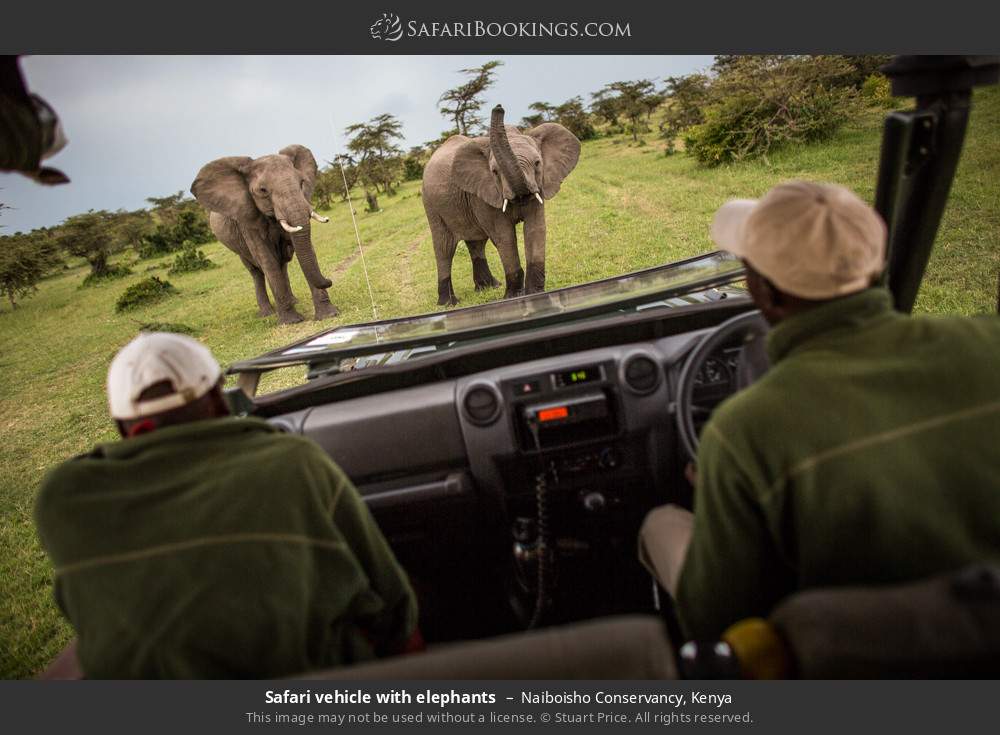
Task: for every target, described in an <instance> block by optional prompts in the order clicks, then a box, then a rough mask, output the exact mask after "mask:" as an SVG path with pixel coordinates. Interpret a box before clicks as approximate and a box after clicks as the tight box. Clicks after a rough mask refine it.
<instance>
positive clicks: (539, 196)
mask: <svg viewBox="0 0 1000 735" xmlns="http://www.w3.org/2000/svg"><path fill="white" fill-rule="evenodd" d="M535 199H537V200H538V203H539V204H545V202H543V201H542V195H541V194H539V193H538V192H537V191H536V192H535Z"/></svg>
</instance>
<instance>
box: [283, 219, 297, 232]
mask: <svg viewBox="0 0 1000 735" xmlns="http://www.w3.org/2000/svg"><path fill="white" fill-rule="evenodd" d="M278 224H280V225H281V229H283V230H284V231H285V232H298V231H299V230H301V229H302V225H299V226H298V227H292V226H291V225H290V224H288V223H287V222H285V220H283V219H279V220H278Z"/></svg>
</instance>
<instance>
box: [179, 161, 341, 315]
mask: <svg viewBox="0 0 1000 735" xmlns="http://www.w3.org/2000/svg"><path fill="white" fill-rule="evenodd" d="M316 172H317V166H316V159H315V158H313V154H312V152H311V151H310V150H309V149H308V148H306V147H305V146H301V145H290V146H287V147H285V148H282V149H281V150H280V151H279V152H278V154H277V155H270V156H261V157H260V158H248V157H246V156H228V157H226V158H217V159H216V160H214V161H212V162H211V163H207V164H205V165H204V166H202V168H201V171H199V172H198V176H197V178H195V180H194V183H193V184H191V193H192V194H194V196H195V198H196V199H197V200H198V201H199V202H201V204H202V205H203V206H204V207H205V208H206V209H208V210H209V212H210V214H209V218H208V224H209V226H210V227H211V228H212V232H214V233H215V236H216V237H217V238H219V242H221V243H222V244H223V245H225V246H226V247H227V248H229V249H230V250H232V251H233V252H234V253H236V254H237V255H239V256H240V260H242V261H243V265H244V266H246V269H247V270H248V271H250V275H251V276H252V277H253V284H254V289H255V291H256V292H257V305H258V306H259V307H260V312H259V313H260V315H261V316H267V315H269V314H273V313H274V308H273V307H272V306H271V302H270V300H269V299H268V297H267V287H266V286H270V287H271V293H272V294H274V301H275V304H276V305H277V310H278V323H279V324H293V323H295V322H301V321H302V315H301V314H299V313H298V312H297V311H296V310H295V301H296V299H295V296H294V295H293V294H292V287H291V284H290V283H289V281H288V261H290V260H291V259H292V255H293V253H294V254H295V255H297V256H298V258H299V265H300V266H301V267H302V272H303V273H304V274H305V277H306V281H307V282H308V283H309V288H310V290H311V291H312V298H313V305H314V306H315V317H316V319H322V318H324V317H331V316H336V315H337V313H338V312H337V307H336V306H334V305H333V304H331V303H330V297H329V296H328V295H327V293H326V289H328V288H329V287H330V286H331V285H332V283H331V282H330V280H329V279H328V278H326V277H325V276H324V275H323V274H322V272H320V268H319V264H318V262H317V260H316V251H315V250H314V249H313V244H312V236H311V225H310V221H309V220H310V219H314V220H316V221H317V222H328V221H329V220H328V219H327V218H326V217H321V216H320V215H318V214H317V213H316V212H315V211H314V210H313V208H312V205H311V204H310V201H311V198H312V190H313V185H314V184H315V182H316ZM265 281H266V285H265Z"/></svg>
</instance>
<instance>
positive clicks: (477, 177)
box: [451, 138, 503, 209]
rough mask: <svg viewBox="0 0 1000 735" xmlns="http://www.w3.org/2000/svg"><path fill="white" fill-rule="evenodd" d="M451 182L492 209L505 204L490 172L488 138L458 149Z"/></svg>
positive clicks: (453, 161)
mask: <svg viewBox="0 0 1000 735" xmlns="http://www.w3.org/2000/svg"><path fill="white" fill-rule="evenodd" d="M451 180H452V182H454V184H455V185H456V186H457V187H458V188H459V189H461V190H462V191H467V192H469V193H470V194H474V195H475V196H477V197H479V198H480V199H482V200H483V201H484V202H486V203H487V204H489V205H490V206H491V207H496V208H497V209H500V206H501V205H502V204H503V197H502V196H501V195H500V190H499V189H497V182H496V179H495V178H494V177H493V174H492V173H491V172H490V141H489V139H488V138H477V139H475V140H470V141H467V142H465V143H462V145H460V146H459V147H458V150H457V151H455V157H454V158H453V159H452V162H451Z"/></svg>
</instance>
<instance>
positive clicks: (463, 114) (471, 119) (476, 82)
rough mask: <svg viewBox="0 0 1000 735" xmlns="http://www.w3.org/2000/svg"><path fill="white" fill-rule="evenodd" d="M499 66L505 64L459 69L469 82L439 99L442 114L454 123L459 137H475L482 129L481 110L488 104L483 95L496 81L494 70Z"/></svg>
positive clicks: (447, 92)
mask: <svg viewBox="0 0 1000 735" xmlns="http://www.w3.org/2000/svg"><path fill="white" fill-rule="evenodd" d="M498 66H503V62H502V61H487V62H486V63H485V64H483V65H482V66H477V67H474V68H472V69H459V71H458V73H459V74H465V75H466V76H468V77H469V80H468V81H467V82H465V84H460V85H458V86H457V87H455V88H454V89H449V90H447V91H446V92H444V93H443V94H442V95H441V96H440V97H439V98H438V104H439V105H440V108H439V109H440V111H441V114H442V115H444V116H445V117H447V118H449V119H451V120H452V121H453V122H454V124H455V130H457V131H458V134H459V135H473V134H475V133H476V132H478V131H479V130H480V128H482V125H483V118H482V117H481V116H480V114H479V110H481V109H482V107H483V105H484V104H486V100H485V99H484V98H483V97H482V94H483V92H485V91H486V90H487V89H489V88H490V87H491V86H493V83H494V82H495V81H496V80H495V79H494V77H495V71H494V70H495V69H496V68H497V67H498Z"/></svg>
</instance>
